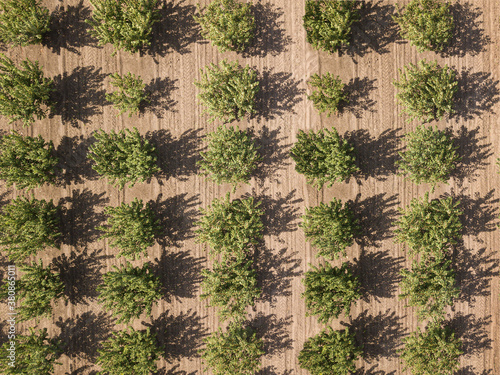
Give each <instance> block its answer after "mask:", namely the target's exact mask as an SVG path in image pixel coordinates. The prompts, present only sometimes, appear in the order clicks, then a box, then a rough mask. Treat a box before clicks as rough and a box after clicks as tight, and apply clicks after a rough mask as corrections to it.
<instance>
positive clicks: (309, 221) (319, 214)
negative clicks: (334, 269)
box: [300, 198, 361, 259]
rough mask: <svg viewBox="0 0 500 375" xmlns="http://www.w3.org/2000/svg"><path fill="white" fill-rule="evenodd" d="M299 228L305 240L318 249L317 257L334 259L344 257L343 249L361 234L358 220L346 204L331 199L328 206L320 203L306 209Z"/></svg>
mask: <svg viewBox="0 0 500 375" xmlns="http://www.w3.org/2000/svg"><path fill="white" fill-rule="evenodd" d="M302 219H303V220H304V221H303V222H302V223H301V224H300V226H301V227H302V229H304V233H305V235H306V240H308V241H311V243H312V245H313V246H314V247H317V248H319V249H320V251H319V252H318V256H319V255H321V256H323V257H325V258H327V259H336V258H337V257H338V256H340V255H342V256H346V251H345V249H346V248H347V247H348V246H351V245H352V244H353V243H354V238H355V237H356V235H358V234H359V233H360V232H361V227H360V225H359V223H358V220H357V219H355V217H354V213H353V211H352V209H351V208H350V207H349V205H348V204H344V207H342V201H341V200H340V199H337V198H333V199H332V201H331V202H330V204H329V205H326V204H324V203H320V204H319V206H316V207H306V214H305V215H304V216H303V217H302Z"/></svg>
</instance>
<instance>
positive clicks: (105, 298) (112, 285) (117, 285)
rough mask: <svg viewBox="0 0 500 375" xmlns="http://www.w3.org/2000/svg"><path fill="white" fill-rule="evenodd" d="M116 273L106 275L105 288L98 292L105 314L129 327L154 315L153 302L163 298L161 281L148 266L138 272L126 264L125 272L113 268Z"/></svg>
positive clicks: (138, 269)
mask: <svg viewBox="0 0 500 375" xmlns="http://www.w3.org/2000/svg"><path fill="white" fill-rule="evenodd" d="M113 270H114V271H110V272H107V273H106V274H104V277H103V284H102V285H100V286H99V287H98V288H97V291H98V292H99V299H100V300H101V301H102V303H103V305H104V307H105V308H106V310H108V311H111V312H112V314H113V316H115V317H117V318H118V323H122V322H124V323H128V322H130V320H131V319H134V318H138V317H139V316H141V314H142V313H144V312H145V313H146V314H147V315H149V314H151V308H152V306H153V302H156V301H158V300H159V299H160V298H161V293H160V280H159V279H158V277H156V276H155V275H153V273H152V272H151V269H150V267H149V264H147V263H146V264H144V265H143V266H142V268H139V267H134V266H132V265H131V264H130V263H129V262H127V263H126V264H125V266H124V267H122V268H118V267H116V266H113Z"/></svg>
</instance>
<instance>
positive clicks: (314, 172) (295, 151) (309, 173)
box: [290, 128, 359, 189]
mask: <svg viewBox="0 0 500 375" xmlns="http://www.w3.org/2000/svg"><path fill="white" fill-rule="evenodd" d="M290 154H291V157H292V159H293V160H294V161H295V163H296V166H295V170H296V171H297V172H298V173H302V174H303V175H305V176H306V178H307V182H308V183H310V184H313V185H315V186H317V187H318V189H321V188H322V187H323V185H324V184H325V183H327V184H328V185H327V186H332V185H333V184H334V183H335V182H336V181H345V180H347V179H348V178H349V177H351V175H352V174H354V173H356V172H358V171H359V168H358V167H357V166H356V158H355V155H354V154H355V152H354V147H353V146H351V145H350V144H349V142H348V141H347V140H346V139H341V138H340V136H339V133H338V132H337V129H335V128H333V129H332V130H328V129H324V130H323V129H321V130H319V131H318V132H317V133H315V132H313V131H310V132H308V133H306V132H304V131H302V130H299V132H298V133H297V142H296V143H295V144H294V145H293V147H292V149H291V151H290Z"/></svg>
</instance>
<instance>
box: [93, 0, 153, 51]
mask: <svg viewBox="0 0 500 375" xmlns="http://www.w3.org/2000/svg"><path fill="white" fill-rule="evenodd" d="M90 3H91V4H92V5H93V6H94V12H93V14H92V19H89V20H85V22H87V23H88V24H89V25H90V26H91V27H92V29H91V30H90V34H91V35H92V36H94V37H95V38H97V39H98V40H99V45H101V46H103V45H105V44H106V43H111V44H113V46H114V47H115V52H114V53H116V50H119V49H124V50H125V51H128V52H137V51H138V50H139V49H141V48H143V47H146V46H149V45H150V44H151V41H150V39H151V33H152V30H153V25H154V24H155V23H156V22H158V21H159V20H160V13H159V11H158V9H156V8H157V6H158V0H90Z"/></svg>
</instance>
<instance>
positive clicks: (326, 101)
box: [307, 73, 349, 117]
mask: <svg viewBox="0 0 500 375" xmlns="http://www.w3.org/2000/svg"><path fill="white" fill-rule="evenodd" d="M309 84H310V85H311V86H312V87H315V88H317V90H314V91H313V92H312V94H311V95H309V96H308V97H307V99H309V100H311V101H312V102H313V104H314V107H315V108H316V109H317V110H318V111H319V112H320V113H323V112H326V114H327V115H328V117H330V115H332V114H334V115H336V114H337V113H338V112H339V109H340V108H341V105H343V104H347V103H348V102H349V99H348V96H347V93H346V92H344V87H345V84H343V83H342V81H341V79H340V77H338V76H337V78H335V76H334V75H333V74H330V73H326V74H323V75H321V76H320V75H319V74H313V75H312V76H311V80H310V81H309Z"/></svg>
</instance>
